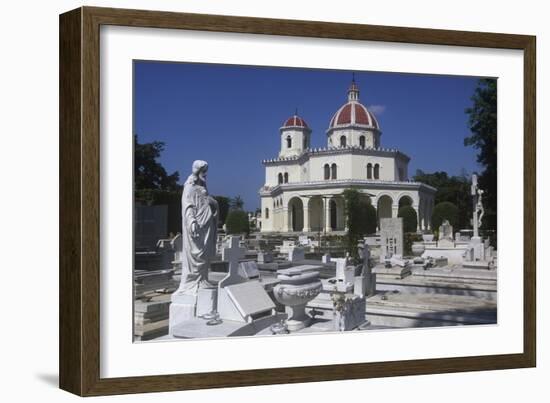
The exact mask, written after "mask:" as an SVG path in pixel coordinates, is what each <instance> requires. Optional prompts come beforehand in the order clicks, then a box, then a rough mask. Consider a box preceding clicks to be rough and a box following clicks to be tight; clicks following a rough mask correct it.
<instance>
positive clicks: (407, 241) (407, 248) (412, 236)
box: [403, 232, 422, 256]
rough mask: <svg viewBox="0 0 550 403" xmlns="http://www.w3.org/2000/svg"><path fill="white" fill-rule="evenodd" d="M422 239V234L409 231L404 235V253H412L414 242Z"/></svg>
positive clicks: (408, 254)
mask: <svg viewBox="0 0 550 403" xmlns="http://www.w3.org/2000/svg"><path fill="white" fill-rule="evenodd" d="M420 241H422V235H420V234H417V233H416V232H407V233H405V234H404V235H403V253H404V254H405V255H407V256H410V255H412V244H413V243H414V242H420Z"/></svg>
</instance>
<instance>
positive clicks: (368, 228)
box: [363, 200, 378, 235]
mask: <svg viewBox="0 0 550 403" xmlns="http://www.w3.org/2000/svg"><path fill="white" fill-rule="evenodd" d="M363 203H365V204H366V206H365V233H366V234H367V235H368V234H374V233H375V232H376V224H377V222H378V219H377V215H376V209H375V208H374V206H373V205H372V204H371V203H370V200H369V201H368V202H366V201H364V202H363Z"/></svg>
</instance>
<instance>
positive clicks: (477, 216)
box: [471, 174, 485, 237]
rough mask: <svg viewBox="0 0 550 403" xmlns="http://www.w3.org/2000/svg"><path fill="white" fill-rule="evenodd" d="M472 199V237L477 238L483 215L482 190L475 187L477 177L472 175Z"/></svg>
mask: <svg viewBox="0 0 550 403" xmlns="http://www.w3.org/2000/svg"><path fill="white" fill-rule="evenodd" d="M471 194H472V197H473V205H474V212H473V220H472V225H473V227H474V237H478V236H479V227H481V220H482V219H483V215H484V214H485V209H484V208H483V202H482V197H483V190H481V189H480V188H479V187H478V185H477V175H476V174H473V175H472V191H471Z"/></svg>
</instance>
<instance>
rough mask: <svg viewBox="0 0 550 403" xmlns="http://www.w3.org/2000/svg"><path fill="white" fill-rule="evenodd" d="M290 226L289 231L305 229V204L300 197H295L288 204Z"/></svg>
mask: <svg viewBox="0 0 550 403" xmlns="http://www.w3.org/2000/svg"><path fill="white" fill-rule="evenodd" d="M288 224H289V225H288V227H289V229H290V230H291V231H294V232H300V231H303V229H304V204H303V203H302V199H300V198H299V197H293V198H292V199H290V200H289V202H288Z"/></svg>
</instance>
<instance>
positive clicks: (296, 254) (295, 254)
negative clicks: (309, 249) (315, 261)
mask: <svg viewBox="0 0 550 403" xmlns="http://www.w3.org/2000/svg"><path fill="white" fill-rule="evenodd" d="M305 258H306V255H305V252H304V248H299V247H297V246H293V247H292V248H290V250H289V251H288V260H289V261H290V262H299V261H301V260H304V259H305Z"/></svg>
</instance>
